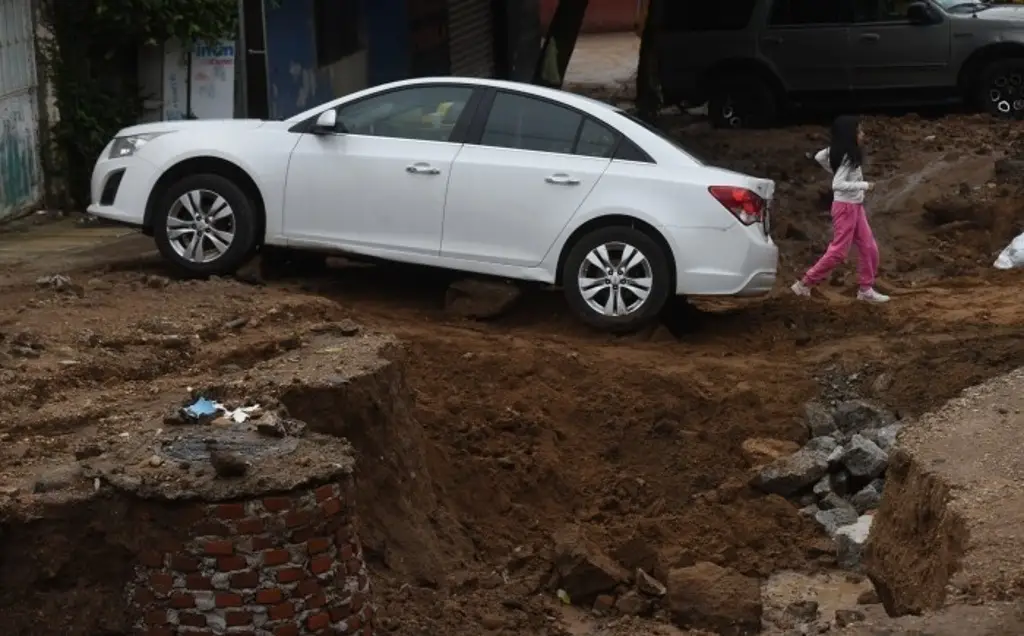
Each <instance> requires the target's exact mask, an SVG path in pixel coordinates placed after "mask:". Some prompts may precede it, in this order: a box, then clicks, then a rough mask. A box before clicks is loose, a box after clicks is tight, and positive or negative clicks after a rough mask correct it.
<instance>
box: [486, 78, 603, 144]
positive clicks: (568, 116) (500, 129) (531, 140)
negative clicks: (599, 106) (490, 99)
mask: <svg viewBox="0 0 1024 636" xmlns="http://www.w3.org/2000/svg"><path fill="white" fill-rule="evenodd" d="M581 123H583V115H581V114H580V113H577V112H576V111H574V110H570V109H568V108H563V107H561V106H558V105H556V104H552V103H551V102H546V101H544V100H540V99H534V98H532V97H526V96H523V95H513V94H512V93H498V94H497V95H496V96H495V97H494V105H493V106H492V107H491V112H490V114H488V116H487V123H486V124H485V125H484V134H483V136H482V137H481V138H480V143H481V144H482V145H484V146H497V147H498V148H516V149H519V150H536V151H539V152H557V153H561V154H566V155H569V154H572V152H573V147H574V146H575V145H576V132H577V131H578V130H579V129H580V124H581Z"/></svg>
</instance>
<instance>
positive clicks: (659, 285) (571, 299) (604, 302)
mask: <svg viewBox="0 0 1024 636" xmlns="http://www.w3.org/2000/svg"><path fill="white" fill-rule="evenodd" d="M605 256H608V260H607V261H605V259H604V257H605ZM623 257H625V259H627V260H628V262H629V263H632V265H631V266H629V267H628V269H627V268H625V267H623V268H622V269H621V270H619V268H618V266H619V265H623V263H622V261H623V260H624V259H623ZM594 259H598V260H600V261H602V262H606V263H607V266H606V267H605V268H598V267H597V265H596V263H595V260H594ZM670 263H671V259H670V255H669V254H667V253H666V252H665V249H664V248H663V247H662V246H661V245H659V244H658V242H657V241H655V240H654V239H652V238H651V237H650V236H648V235H647V234H645V233H644V232H641V231H640V230H637V229H635V228H631V227H625V226H612V227H603V228H599V229H597V230H594V231H593V232H590V233H589V234H586V235H584V236H583V237H582V238H580V239H579V240H578V241H576V244H575V245H573V246H572V249H571V250H570V251H569V255H568V256H567V257H566V259H565V264H564V265H563V267H562V289H563V292H564V293H565V297H566V300H567V301H568V303H569V306H570V307H571V308H572V310H573V312H575V313H576V315H577V316H579V317H580V319H581V320H583V321H584V322H586V323H587V324H588V325H590V326H592V327H595V328H597V329H600V330H601V331H607V332H611V333H632V332H634V331H637V330H639V329H642V328H643V327H645V326H647V325H649V324H650V323H652V322H653V321H655V320H656V319H657V318H658V316H659V315H660V314H661V310H662V309H663V308H664V307H665V302H666V301H667V300H668V298H669V295H670V293H671V292H672V276H671V271H670V269H669V267H670ZM602 269H603V270H604V271H601V270H602ZM620 276H621V278H620ZM586 281H590V283H589V284H588V283H587V282H586ZM634 290H637V291H640V294H637V293H635V291H634ZM643 292H646V297H644V298H643V299H641V296H642V295H643ZM613 296H614V298H613ZM620 301H621V302H622V303H623V304H619V302H620ZM609 302H611V303H612V304H611V307H612V308H613V309H615V308H617V307H623V306H624V308H625V310H626V312H625V313H620V314H618V315H616V313H617V312H609V311H606V309H605V308H606V307H608V306H609V305H608V303H609Z"/></svg>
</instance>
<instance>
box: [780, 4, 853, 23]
mask: <svg viewBox="0 0 1024 636" xmlns="http://www.w3.org/2000/svg"><path fill="white" fill-rule="evenodd" d="M844 4H845V3H843V2H838V1H836V0H775V1H774V2H773V3H772V12H771V15H769V17H768V24H769V25H771V26H807V25H812V24H841V23H843V22H846V21H847V20H846V19H844V17H843V14H844V13H845V12H844V10H843V5H844Z"/></svg>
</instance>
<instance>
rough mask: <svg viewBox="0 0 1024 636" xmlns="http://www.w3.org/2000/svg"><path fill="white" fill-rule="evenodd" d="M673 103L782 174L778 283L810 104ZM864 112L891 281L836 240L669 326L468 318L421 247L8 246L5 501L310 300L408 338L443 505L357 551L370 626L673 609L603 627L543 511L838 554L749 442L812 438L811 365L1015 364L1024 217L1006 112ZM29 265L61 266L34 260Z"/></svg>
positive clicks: (792, 247)
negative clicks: (999, 260)
mask: <svg viewBox="0 0 1024 636" xmlns="http://www.w3.org/2000/svg"><path fill="white" fill-rule="evenodd" d="M666 125H668V126H669V127H671V128H672V129H673V131H674V134H676V135H677V136H679V137H680V139H681V140H682V141H683V143H685V144H687V145H688V146H690V147H693V148H694V149H695V150H696V151H697V152H698V154H699V155H701V156H703V157H704V158H706V159H708V160H709V161H711V162H713V163H716V164H719V165H723V166H726V167H730V168H734V169H737V170H742V171H746V172H750V173H752V174H757V175H764V176H768V177H771V178H773V179H776V180H777V181H778V182H779V199H780V205H779V209H778V212H777V214H776V217H775V223H774V227H775V229H774V234H775V236H776V238H777V240H778V241H779V243H780V245H781V248H782V254H783V257H782V268H783V277H782V282H786V283H787V284H788V281H790V280H791V279H793V278H794V277H795V276H797V275H798V274H799V273H800V272H801V271H802V270H803V269H804V268H806V267H807V266H809V265H810V264H811V263H812V262H813V259H814V258H815V256H816V255H818V254H819V253H820V252H821V251H822V250H823V249H824V247H825V244H826V242H827V240H828V237H829V221H828V216H827V201H826V199H825V198H824V196H823V194H824V193H827V186H828V181H827V180H826V179H825V178H824V175H823V173H822V171H821V169H820V168H819V167H818V166H817V165H815V164H813V162H810V161H808V160H807V159H806V158H805V157H804V153H805V152H807V151H815V150H817V149H819V148H820V147H821V146H823V145H824V143H825V138H826V137H825V130H824V129H823V128H821V127H818V126H801V127H794V128H789V129H784V130H775V131H759V132H746V131H745V132H721V131H712V130H710V129H708V128H707V127H706V126H705V125H704V124H699V123H695V124H689V125H682V124H679V123H678V122H673V121H667V122H666ZM866 127H867V131H868V133H869V136H870V137H871V140H872V141H871V147H872V150H871V152H870V157H869V160H868V163H867V165H866V168H865V173H866V174H867V175H868V178H869V179H874V180H877V181H878V182H879V187H878V189H877V190H876V192H874V193H872V194H871V195H870V197H869V200H868V207H869V210H870V213H871V215H872V223H873V225H874V227H875V231H876V233H877V236H878V242H879V245H880V248H881V254H882V271H881V281H880V283H879V287H880V289H882V290H884V291H886V292H887V293H891V294H892V296H893V301H892V302H891V303H890V304H889V305H886V306H865V305H863V304H857V303H855V302H853V301H852V300H851V297H852V295H853V293H854V291H855V286H854V282H855V274H854V270H853V267H852V266H850V267H847V268H845V269H843V270H840V271H839V272H838V273H837V274H836V275H835V276H833V278H832V280H831V281H830V282H829V284H827V285H824V286H823V287H822V288H821V290H820V292H818V293H817V294H816V296H815V297H814V298H812V299H810V300H801V299H797V298H794V297H792V296H791V295H789V293H788V291H787V290H786V288H785V286H784V285H782V284H781V283H780V285H779V289H778V290H777V291H776V293H775V294H773V295H772V296H771V297H769V298H766V299H760V300H754V301H743V302H726V301H714V302H697V303H696V306H695V308H692V309H683V310H680V311H677V312H674V313H672V314H671V317H670V318H669V319H668V323H667V324H666V325H664V326H663V327H660V328H658V329H656V330H652V331H650V332H648V333H644V334H639V335H635V336H629V337H621V338H616V337H609V336H605V335H600V334H595V333H593V332H590V331H588V330H587V329H585V328H584V327H582V326H581V325H579V324H578V323H577V322H576V321H575V320H574V319H573V318H572V317H571V316H570V314H569V312H568V310H567V309H566V307H565V306H564V304H563V302H562V300H561V297H560V296H559V295H558V294H556V293H553V292H547V291H540V290H537V291H530V292H528V293H527V294H526V295H525V297H524V298H523V299H522V300H521V302H520V303H519V305H518V306H517V307H516V308H515V309H514V310H513V311H511V312H510V313H509V314H507V315H505V316H503V317H501V318H498V319H496V320H493V321H489V322H486V323H481V322H474V321H470V320H465V319H461V318H459V317H457V316H453V315H452V314H451V313H448V312H446V311H445V310H444V307H443V299H444V291H445V288H446V286H447V284H448V282H449V281H450V277H449V276H448V275H446V274H443V273H438V272H431V271H425V270H419V269H409V268H398V267H384V268H367V267H361V266H360V267H355V266H344V267H338V268H335V269H334V270H333V271H332V272H331V273H330V275H329V276H327V277H322V278H315V279H284V280H271V281H269V282H267V284H265V285H251V284H248V283H246V282H241V281H236V280H211V281H201V282H200V281H180V280H175V279H173V277H171V275H170V273H169V272H168V271H166V270H165V268H164V267H163V266H162V265H161V264H160V262H159V260H158V259H156V258H154V257H153V256H152V254H146V253H145V248H147V247H148V244H147V243H146V242H144V241H143V242H139V241H134V242H129V243H130V245H131V249H129V248H128V247H125V246H126V245H128V244H129V243H124V244H123V245H120V246H118V247H115V248H107V249H106V251H102V250H101V252H102V257H103V258H104V259H106V260H105V261H104V262H103V263H101V264H97V263H96V262H91V261H90V260H89V259H84V260H83V259H77V260H73V261H65V262H60V261H47V262H40V261H34V262H29V263H23V264H17V265H8V266H6V267H5V270H4V271H3V272H2V275H3V282H2V290H0V293H2V297H3V299H4V302H3V303H2V307H0V504H2V506H3V507H8V508H11V507H17V506H19V505H21V503H23V502H24V500H25V499H26V498H27V497H29V496H30V495H29V493H30V492H31V490H32V488H33V485H32V484H33V481H34V480H35V479H36V476H37V475H38V474H39V473H40V471H45V470H49V469H50V467H52V465H54V463H58V464H59V463H67V462H71V461H74V453H75V451H76V450H80V449H81V448H82V447H83V446H86V445H88V442H89V440H91V439H93V438H96V437H103V436H111V435H120V434H121V433H124V432H131V431H133V430H134V429H136V428H138V427H141V426H145V425H148V424H145V423H141V422H137V421H133V420H132V418H131V417H130V414H131V413H132V411H133V408H134V406H135V405H137V404H138V403H139V402H140V401H146V400H150V399H151V398H152V396H154V395H176V394H180V395H181V396H182V397H184V396H185V394H186V391H187V389H188V387H192V386H199V385H202V384H204V383H209V382H211V381H214V380H215V379H216V378H217V377H218V376H219V375H221V374H224V373H229V372H230V373H237V372H239V371H240V370H242V371H244V370H245V369H248V368H250V367H251V366H252V365H253V364H255V363H256V362H258V361H259V360H260V359H261V357H266V356H269V355H271V354H272V353H273V352H276V351H280V350H281V347H287V346H288V345H287V342H288V339H289V338H290V337H291V336H292V335H294V334H296V333H302V332H304V331H305V330H308V329H309V328H310V327H311V326H312V325H314V324H317V323H322V322H324V321H332V320H352V321H354V322H356V323H358V324H359V325H361V326H362V328H364V329H368V330H377V331H382V332H388V333H391V334H394V335H396V336H397V337H398V339H399V340H400V341H401V342H402V343H403V347H404V350H405V352H404V355H403V356H402V360H403V362H402V364H403V365H404V368H405V373H406V376H407V382H408V384H409V387H410V389H411V392H412V408H413V412H412V415H413V417H414V419H415V421H416V422H418V424H419V426H421V427H422V428H423V429H424V431H425V435H426V440H427V441H426V444H427V448H426V449H425V454H426V459H427V464H428V468H429V471H430V477H429V478H430V480H431V481H430V483H429V487H430V488H431V489H432V490H433V491H434V493H435V494H436V496H437V498H438V501H439V502H440V505H441V507H442V508H443V514H440V513H439V514H434V515H431V520H432V523H433V527H432V528H430V529H429V535H430V537H431V539H430V541H431V542H432V543H431V544H430V546H429V550H428V552H430V553H431V558H429V559H428V558H425V557H424V555H423V554H422V553H421V552H420V551H417V552H416V553H410V554H402V553H400V552H399V553H396V551H395V550H394V549H391V550H384V551H382V552H379V553H378V552H374V550H372V549H371V550H368V557H369V558H370V560H371V566H372V567H373V568H374V570H375V573H376V581H377V594H378V598H379V600H380V602H381V610H382V611H381V615H382V623H381V625H382V628H383V629H382V632H383V633H389V634H390V633H393V634H398V635H401V636H413V635H419V634H427V633H443V634H448V635H451V636H478V635H479V634H481V633H486V632H487V631H491V632H493V633H503V634H506V635H508V636H512V635H520V634H522V635H524V636H525V635H526V634H541V633H552V634H554V633H573V634H590V633H594V634H597V633H632V634H643V633H650V634H654V633H663V632H664V633H668V632H667V631H664V630H667V629H668V628H667V627H666V626H664V622H665V621H664V616H657V615H656V616H654V617H653V618H652V619H651V620H650V622H642V623H641V624H636V623H634V622H632V620H625V621H621V622H619V623H615V622H614V621H613V625H612V626H611V627H609V628H608V629H609V630H610V631H607V632H604V631H601V632H598V631H591V630H597V629H598V627H597V626H598V625H599V624H600V620H599V619H592V618H587V617H586V616H578V615H575V614H572V615H570V614H565V612H564V611H561V610H559V609H558V607H557V603H556V602H554V601H553V600H552V595H551V594H550V593H548V592H547V591H546V590H544V586H543V583H544V582H545V580H544V575H545V573H546V571H547V568H548V567H549V563H548V561H547V559H548V557H549V556H550V552H551V549H552V548H553V539H552V535H553V533H555V532H557V531H559V530H561V529H563V528H564V527H565V526H566V525H567V524H575V525H578V526H579V527H581V528H582V529H583V531H584V532H585V533H586V535H587V536H588V538H589V539H590V540H591V541H593V542H594V543H595V544H597V545H598V546H600V547H601V548H603V549H604V550H606V551H608V552H609V553H617V554H619V555H620V556H624V555H625V553H626V552H629V551H630V550H635V551H638V552H639V553H650V554H653V555H654V556H653V557H650V559H652V560H654V561H656V564H655V565H654V569H659V568H660V569H664V568H669V567H673V566H681V565H690V564H693V563H695V562H699V561H710V562H712V563H716V564H719V565H722V566H726V567H730V568H733V569H735V570H737V571H738V572H741V573H743V574H746V575H749V576H755V577H761V578H763V577H768V576H769V575H771V574H773V573H776V572H780V571H783V570H798V571H813V570H822V569H828V568H830V567H831V566H832V560H831V557H830V556H829V555H828V554H827V548H828V540H827V538H826V537H825V536H824V534H823V532H822V531H821V530H820V529H819V528H818V527H817V526H816V525H815V524H814V523H813V522H812V521H809V520H806V519H804V518H801V517H800V516H799V514H798V512H797V508H796V506H795V505H793V504H791V503H789V502H786V501H785V500H783V499H781V498H777V497H772V496H764V495H761V494H758V493H756V492H754V491H752V490H751V489H749V488H748V487H747V485H746V482H747V480H748V478H749V474H750V464H749V463H748V461H747V459H745V457H744V455H743V453H742V452H741V444H742V443H743V441H744V440H746V439H748V438H751V437H760V438H778V439H783V440H792V441H796V442H802V441H804V440H805V439H806V437H807V433H806V429H805V427H804V425H803V423H802V421H801V417H800V415H801V406H802V404H803V403H804V402H805V401H806V400H808V399H810V398H812V397H815V396H818V395H820V394H821V393H822V392H824V393H825V394H826V396H827V397H830V398H835V397H847V396H852V395H862V396H866V397H871V398H873V399H877V400H878V401H880V402H882V403H884V404H886V405H887V406H889V407H890V408H892V409H894V410H896V411H897V412H898V413H899V414H900V415H902V416H904V417H912V416H915V415H918V414H920V413H922V412H924V411H926V410H928V409H931V408H933V407H935V406H937V405H939V404H941V403H942V402H943V401H945V400H946V399H948V398H949V397H951V396H953V395H955V394H956V393H957V392H959V391H960V390H961V389H963V388H964V387H967V386H969V385H972V384H975V383H977V382H979V381H981V380H983V379H986V378H989V377H992V376H995V375H997V374H999V373H1001V372H1003V371H1006V370H1008V369H1011V368H1014V367H1017V366H1021V365H1022V364H1024V340H1022V339H1021V338H1020V336H1019V334H1020V330H1021V327H1022V326H1024V312H1022V311H1021V310H1020V307H1021V301H1020V299H1019V296H1018V294H1019V290H1020V289H1021V276H1022V275H1024V274H1021V273H1017V272H1000V271H996V270H994V269H992V267H991V264H992V262H993V260H994V259H995V257H996V254H997V253H998V252H999V251H1000V250H1001V249H1002V247H1003V246H1004V245H1006V243H1008V242H1009V241H1010V239H1011V238H1012V237H1013V236H1014V235H1015V234H1016V233H1017V232H1019V231H1020V230H1021V229H1022V228H1021V221H1022V220H1024V219H1022V212H1024V210H1022V209H1021V203H1020V202H1021V200H1022V199H1021V194H1024V191H1022V189H1021V187H1020V186H1019V185H1017V184H1018V183H1020V180H1021V179H1024V171H1020V170H1016V171H1015V170H1014V164H1012V163H1010V164H1007V163H1005V162H1004V163H1001V164H1000V168H1001V170H1000V174H996V162H997V160H999V159H1001V158H1003V157H1005V156H1016V155H1018V154H1021V153H1022V152H1024V145H1022V142H1024V132H1022V131H1021V128H1020V125H1019V124H1016V125H1014V124H1006V123H997V122H993V121H991V120H989V119H987V118H983V117H964V116H950V117H946V118H944V119H935V120H925V119H921V118H917V117H903V118H886V117H874V118H869V119H868V120H867V122H866ZM943 197H949V199H948V200H943ZM139 246H142V248H143V249H139ZM133 252H134V253H133ZM111 259H112V260H111ZM45 273H59V274H63V275H65V276H67V277H68V278H69V279H70V283H69V282H68V281H62V280H57V281H54V280H50V281H49V282H43V283H40V282H37V278H38V277H39V276H40V275H42V274H45ZM253 373H258V371H253ZM357 450H358V449H357ZM364 461H371V459H370V458H364ZM19 502H21V503H19ZM422 530H423V532H426V531H427V529H422ZM408 531H409V532H412V533H415V532H417V529H416V528H409V529H408ZM633 539H635V541H632V542H631V543H630V541H631V540H633ZM823 541H825V543H824V547H823ZM627 544H628V545H627ZM624 546H625V547H624ZM637 558H640V557H637ZM645 558H647V557H645ZM2 565H3V564H2V563H0V568H2ZM510 572H511V575H512V578H513V579H514V581H515V582H516V585H510V584H508V583H507V582H506V581H507V578H508V576H509V573H510ZM51 575H52V577H56V578H59V577H60V576H61V573H60V572H56V573H51ZM616 620H618V619H616ZM562 630H569V631H568V632H565V631H562ZM616 630H617V631H616Z"/></svg>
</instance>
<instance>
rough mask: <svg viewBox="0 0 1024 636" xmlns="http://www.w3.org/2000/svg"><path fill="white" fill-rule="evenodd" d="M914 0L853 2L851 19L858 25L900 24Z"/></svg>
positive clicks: (856, 0) (864, 0)
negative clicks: (866, 23) (876, 23)
mask: <svg viewBox="0 0 1024 636" xmlns="http://www.w3.org/2000/svg"><path fill="white" fill-rule="evenodd" d="M913 1H914V0H854V3H853V17H854V21H855V22H858V23H865V22H868V23H870V22H902V21H905V20H906V19H907V7H909V6H910V3H911V2H913Z"/></svg>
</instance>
